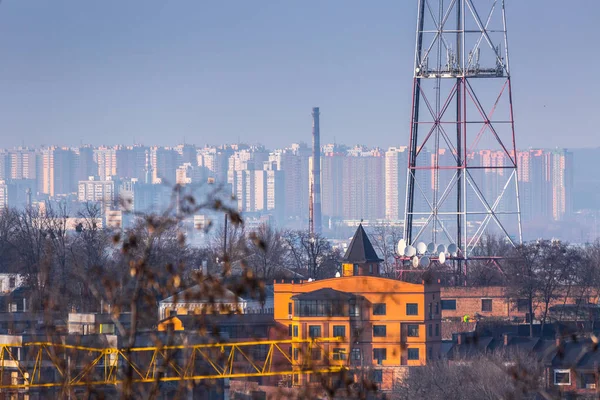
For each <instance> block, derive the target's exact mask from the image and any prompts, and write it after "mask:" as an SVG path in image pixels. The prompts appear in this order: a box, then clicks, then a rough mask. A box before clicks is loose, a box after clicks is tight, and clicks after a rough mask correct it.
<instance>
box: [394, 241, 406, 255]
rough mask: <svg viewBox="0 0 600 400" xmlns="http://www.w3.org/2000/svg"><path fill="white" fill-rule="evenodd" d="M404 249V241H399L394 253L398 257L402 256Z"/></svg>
mask: <svg viewBox="0 0 600 400" xmlns="http://www.w3.org/2000/svg"><path fill="white" fill-rule="evenodd" d="M405 249H406V240H404V239H400V240H399V241H398V247H397V248H396V252H397V253H398V255H399V256H401V255H404V250H405Z"/></svg>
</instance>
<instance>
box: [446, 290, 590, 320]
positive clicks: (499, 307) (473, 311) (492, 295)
mask: <svg viewBox="0 0 600 400" xmlns="http://www.w3.org/2000/svg"><path fill="white" fill-rule="evenodd" d="M578 289H579V288H571V289H570V290H567V289H565V290H563V293H562V294H561V296H557V299H553V300H552V301H551V302H550V307H554V306H560V305H564V304H597V303H598V297H597V296H595V295H592V294H581V293H580V291H579V290H578ZM441 297H442V301H441V309H442V318H443V319H459V318H463V317H464V316H469V318H471V319H472V318H477V317H484V318H487V317H492V318H500V319H506V320H515V321H525V320H526V319H527V308H528V306H527V301H526V300H525V299H514V298H510V297H509V296H508V295H507V292H506V288H505V287H502V286H481V287H443V288H441ZM542 307H543V305H542V304H540V303H538V302H534V304H533V312H534V314H536V316H539V313H541V311H542Z"/></svg>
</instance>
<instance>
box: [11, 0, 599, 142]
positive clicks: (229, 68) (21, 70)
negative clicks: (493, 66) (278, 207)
mask: <svg viewBox="0 0 600 400" xmlns="http://www.w3.org/2000/svg"><path fill="white" fill-rule="evenodd" d="M473 1H475V3H477V1H478V0H473ZM506 7H507V20H508V30H509V47H510V61H511V72H512V85H513V99H514V101H513V102H514V107H515V122H516V132H517V146H518V147H520V148H525V147H595V146H600V132H599V131H598V127H597V125H596V124H595V123H593V122H594V120H595V117H596V115H597V112H598V110H599V109H600V96H598V93H599V92H600V84H599V81H600V78H598V74H597V73H596V70H597V67H598V65H600V55H599V54H600V52H598V50H597V48H598V47H597V43H596V42H595V41H594V38H595V37H597V28H596V26H597V21H596V19H597V16H598V15H600V1H598V0H574V1H570V2H565V1H558V0H506ZM416 10H417V0H401V1H399V0H375V1H367V0H302V1H300V0H290V1H281V0H258V1H248V0H221V1H208V0H178V1H171V2H169V1H164V0H160V1H158V0H128V1H123V0H104V1H81V0H51V1H40V0H4V1H2V2H1V3H0V148H1V147H12V146H18V145H23V144H24V145H43V144H58V145H79V144H81V143H86V144H87V143H89V144H94V145H99V144H132V143H134V142H135V143H143V144H146V145H149V144H159V145H175V144H177V143H182V142H184V141H185V142H187V143H195V144H198V145H202V144H207V143H208V144H220V143H225V142H229V143H232V142H238V141H241V142H245V143H264V144H265V145H268V146H269V147H281V146H287V145H288V144H290V143H292V142H299V141H306V142H309V141H310V140H311V137H310V134H311V124H312V122H311V115H310V114H311V108H312V107H313V106H319V107H320V108H321V134H322V139H321V142H322V143H331V142H337V143H344V144H349V145H350V144H365V145H367V146H381V147H387V146H391V145H404V144H406V143H407V142H408V127H409V121H410V105H411V103H410V101H411V90H412V71H413V57H414V37H415V26H416ZM588 66H589V67H590V69H587V67H588Z"/></svg>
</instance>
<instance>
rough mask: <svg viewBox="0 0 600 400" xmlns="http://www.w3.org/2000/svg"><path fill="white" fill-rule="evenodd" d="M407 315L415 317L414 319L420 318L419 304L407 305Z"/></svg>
mask: <svg viewBox="0 0 600 400" xmlns="http://www.w3.org/2000/svg"><path fill="white" fill-rule="evenodd" d="M413 306H414V310H413ZM409 307H410V312H409ZM415 310H416V311H415ZM406 315H408V316H414V317H416V316H418V315H419V303H406Z"/></svg>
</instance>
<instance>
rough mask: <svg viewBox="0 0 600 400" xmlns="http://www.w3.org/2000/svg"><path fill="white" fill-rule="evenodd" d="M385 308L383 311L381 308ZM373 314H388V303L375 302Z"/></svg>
mask: <svg viewBox="0 0 600 400" xmlns="http://www.w3.org/2000/svg"><path fill="white" fill-rule="evenodd" d="M382 308H383V312H381V309H382ZM373 315H387V304H386V303H373Z"/></svg>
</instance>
